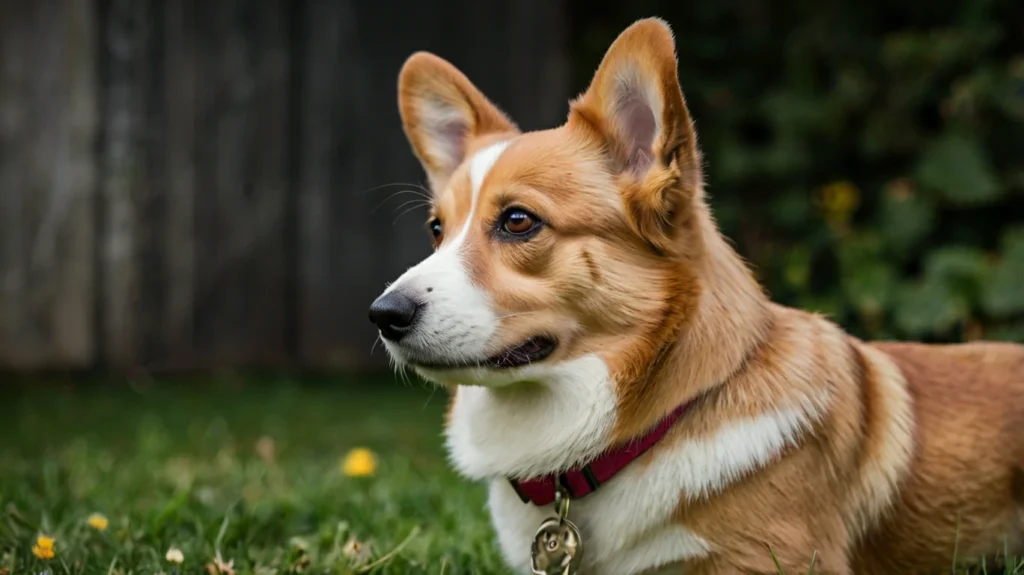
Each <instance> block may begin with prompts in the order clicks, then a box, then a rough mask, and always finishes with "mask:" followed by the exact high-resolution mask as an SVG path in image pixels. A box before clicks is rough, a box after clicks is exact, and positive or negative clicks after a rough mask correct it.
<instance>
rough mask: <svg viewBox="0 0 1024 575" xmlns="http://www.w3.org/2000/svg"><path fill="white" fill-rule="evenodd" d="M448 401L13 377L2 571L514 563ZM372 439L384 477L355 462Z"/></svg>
mask: <svg viewBox="0 0 1024 575" xmlns="http://www.w3.org/2000/svg"><path fill="white" fill-rule="evenodd" d="M445 401H446V397H445V395H444V393H443V392H440V391H433V390H430V389H427V388H425V387H417V386H410V385H403V384H399V383H397V382H395V381H392V380H390V379H385V380H380V381H365V382H360V383H358V384H353V383H351V382H350V383H347V384H346V383H344V382H341V381H338V382H335V383H319V384H316V385H309V384H307V385H298V384H284V383H280V382H278V383H273V384H254V383H249V384H246V385H245V386H244V387H242V386H240V385H239V384H238V383H237V382H234V383H230V384H228V383H226V382H223V381H222V382H219V383H217V382H214V383H209V382H207V383H203V384H196V383H190V384H187V385H186V384H176V385H172V384H161V385H156V386H149V387H147V388H145V389H141V390H140V389H135V390H132V389H126V388H111V387H110V386H103V387H95V386H78V387H76V388H74V389H71V388H68V387H65V386H52V385H47V386H46V387H45V389H44V388H40V387H38V386H37V387H35V388H34V389H32V390H31V391H28V390H27V388H24V387H17V388H14V387H9V386H8V387H3V386H0V422H2V424H0V425H3V432H2V433H0V575H22V574H38V573H43V572H45V571H48V572H49V574H50V575H58V574H66V573H74V574H88V575H95V574H113V573H121V574H128V573H134V574H156V573H167V574H172V573H199V574H204V575H218V574H219V573H231V572H234V573H238V574H243V573H244V574H250V573H252V574H259V575H270V574H275V573H277V574H284V573H342V574H345V573H398V574H411V573H433V574H436V573H446V574H453V575H454V574H457V573H467V574H468V573H474V574H492V573H493V574H502V573H507V571H506V570H505V569H504V567H503V566H502V564H501V559H500V557H499V554H498V551H497V548H496V546H495V542H494V535H493V531H492V529H491V526H490V523H489V519H488V516H487V511H486V508H485V493H484V488H483V486H480V485H474V484H471V483H468V482H466V481H463V480H461V479H459V478H458V477H456V476H455V474H454V473H453V472H452V471H451V469H450V468H449V466H448V464H447V462H446V461H445V458H444V453H443V451H442V446H441V435H440V434H441V421H442V417H443V412H444V408H445ZM358 448H367V449H369V450H371V451H372V452H373V453H375V454H376V456H377V465H376V468H375V470H374V472H373V473H372V475H369V476H364V477H350V476H347V475H346V474H345V473H344V472H343V471H344V470H343V465H342V462H343V461H344V460H345V458H346V455H347V454H348V453H349V452H350V451H351V450H352V449H358ZM96 513H98V514H102V515H103V516H104V517H105V518H106V519H107V525H106V529H104V530H100V529H97V528H95V527H93V526H90V524H89V521H88V520H89V517H90V516H92V515H93V514H96ZM40 535H44V536H50V537H53V538H54V539H55V543H54V546H53V557H52V558H50V559H48V560H45V561H44V560H42V559H39V558H37V557H36V556H35V554H34V553H33V546H34V545H36V544H37V542H38V537H39V536H40ZM171 548H175V549H178V550H180V551H181V555H182V556H183V558H184V561H183V562H182V563H181V564H175V563H171V562H169V561H168V560H167V552H168V550H169V549H171ZM218 552H219V556H220V558H221V560H222V561H223V563H230V564H231V567H232V568H231V569H225V570H218V569H217V568H216V567H215V563H214V559H215V558H216V557H217V556H218ZM974 572H975V573H982V572H988V573H993V572H1003V571H993V570H991V569H989V570H985V571H981V570H978V571H974ZM1005 573H1014V574H1016V573H1024V565H1022V564H1020V563H1016V564H1015V565H1014V566H1012V567H1011V568H1009V569H1007V570H1006V571H1005Z"/></svg>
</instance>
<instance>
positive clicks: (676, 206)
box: [570, 18, 701, 251]
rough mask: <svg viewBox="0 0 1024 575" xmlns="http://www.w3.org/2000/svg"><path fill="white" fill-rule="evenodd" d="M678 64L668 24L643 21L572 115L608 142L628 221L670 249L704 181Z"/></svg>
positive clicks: (619, 43) (611, 55) (616, 46)
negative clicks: (677, 68) (702, 180)
mask: <svg viewBox="0 0 1024 575" xmlns="http://www.w3.org/2000/svg"><path fill="white" fill-rule="evenodd" d="M676 67H677V63H676V55H675V41H674V40H673V39H672V31H671V29H669V27H668V25H667V24H666V23H665V22H663V21H662V20H660V19H656V18H650V19H645V20H640V21H639V22H637V23H635V24H633V25H632V26H630V27H629V28H627V29H626V30H625V31H623V32H622V34H621V35H619V37H618V38H617V39H616V40H615V42H614V43H612V45H611V47H610V48H609V49H608V52H607V53H606V54H605V56H604V59H603V60H602V61H601V65H600V66H599V67H598V69H597V73H596V74H595V75H594V79H593V81H592V82H591V84H590V87H589V88H588V89H587V91H586V92H585V93H584V94H583V95H582V96H580V97H579V98H578V99H576V101H574V102H573V103H572V116H573V117H572V118H570V121H576V122H582V123H583V124H584V125H586V126H587V127H588V131H589V132H591V133H593V134H595V135H597V137H599V138H601V139H603V144H605V146H606V149H607V150H608V155H609V162H610V165H611V166H612V168H613V170H615V171H616V173H617V174H618V175H619V177H620V178H622V181H621V184H622V185H621V188H622V190H623V196H624V197H623V201H624V203H625V206H626V209H627V212H628V215H629V218H630V224H631V225H632V226H633V227H634V228H635V229H636V231H637V233H639V234H640V235H641V236H643V237H644V238H645V239H646V240H647V241H649V242H650V243H651V244H652V245H654V246H656V247H657V248H659V249H662V250H664V251H672V249H671V247H672V245H673V244H674V243H676V242H675V240H676V238H677V237H678V233H679V228H680V226H683V225H686V223H687V219H688V218H687V216H688V215H689V212H690V208H691V206H690V203H691V202H692V201H693V197H694V194H696V193H698V192H699V191H700V186H701V170H700V153H699V151H698V149H697V141H696V134H695V133H694V130H693V123H692V122H691V120H690V113H689V111H688V110H687V109H686V103H685V101H684V99H683V93H682V90H681V89H680V87H679V76H678V72H677V70H676Z"/></svg>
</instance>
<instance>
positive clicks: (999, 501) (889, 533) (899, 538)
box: [854, 342, 1024, 573]
mask: <svg viewBox="0 0 1024 575" xmlns="http://www.w3.org/2000/svg"><path fill="white" fill-rule="evenodd" d="M871 345H873V346H874V347H875V348H877V349H879V350H881V351H883V352H885V353H886V354H887V355H889V357H891V358H892V360H893V361H894V362H895V363H896V365H897V366H898V367H899V369H900V370H901V371H902V372H903V374H904V376H905V377H906V379H907V383H908V386H909V389H910V392H911V395H912V397H913V404H914V419H915V433H914V436H915V446H916V447H915V453H914V461H913V464H912V466H911V474H910V476H908V477H907V478H906V480H905V481H904V482H903V483H902V484H901V485H900V496H899V497H898V499H897V503H896V507H895V508H894V509H893V510H892V511H891V512H890V513H889V514H888V515H887V517H888V518H887V519H885V520H884V521H883V522H882V524H881V525H879V526H878V528H877V529H874V530H871V531H870V532H869V533H868V534H867V536H866V538H865V540H864V541H863V543H862V544H861V545H860V546H859V548H858V550H857V552H856V558H855V560H854V561H855V564H856V565H858V566H857V567H855V569H854V571H855V572H857V573H937V572H942V571H946V572H948V570H949V567H950V565H951V564H952V561H953V558H954V554H955V555H956V556H957V557H960V558H965V559H966V558H977V557H979V556H988V557H991V556H992V555H993V554H994V552H1001V551H1004V550H1005V551H1009V553H1010V554H1011V555H1014V554H1020V553H1022V552H1024V346H1021V345H1014V344H1004V343H988V342H986V343H969V344H959V345H924V344H915V343H889V342H886V343H874V344H871ZM993 541H1003V542H1004V544H1003V545H1001V546H1000V548H999V549H993V548H992V542H993ZM942 547H946V548H948V549H949V554H948V557H949V560H948V561H945V562H939V561H938V560H936V561H935V563H934V564H922V560H923V559H925V558H927V557H930V556H931V555H929V552H928V550H934V549H937V548H942ZM990 564H991V563H990Z"/></svg>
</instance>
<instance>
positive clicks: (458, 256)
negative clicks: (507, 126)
mask: <svg viewBox="0 0 1024 575" xmlns="http://www.w3.org/2000/svg"><path fill="white" fill-rule="evenodd" d="M507 146H508V142H507V141H506V142H499V143H496V144H493V145H491V146H489V147H487V148H484V149H483V150H481V151H480V152H478V153H477V154H476V155H474V156H473V157H472V158H471V159H470V160H469V178H470V184H471V185H472V197H471V203H470V210H469V215H468V216H467V217H466V221H465V223H464V224H463V226H462V229H461V230H459V231H458V233H457V234H456V235H455V237H454V238H453V239H452V240H451V241H449V242H447V243H445V244H444V245H442V246H441V248H439V249H438V250H437V251H436V252H434V253H433V254H432V255H431V256H430V257H428V258H427V259H425V260H423V261H422V262H420V263H419V264H417V265H416V266H414V267H412V268H410V269H409V270H408V271H407V272H405V273H404V274H402V276H401V277H399V278H398V279H397V280H395V282H394V283H392V284H391V285H390V286H389V287H388V289H387V290H386V291H385V292H384V293H389V292H392V291H395V290H402V291H404V292H406V293H408V294H409V295H410V296H411V297H413V298H415V299H416V300H417V301H420V302H422V303H423V308H422V309H421V311H420V312H419V313H420V315H419V316H418V317H417V320H416V324H415V326H414V328H413V331H411V332H410V333H409V334H408V335H406V336H405V337H404V338H402V341H401V342H400V343H394V342H389V341H387V340H384V345H385V347H387V350H388V352H389V353H390V354H391V355H392V357H394V358H395V360H396V361H398V362H399V363H407V362H410V361H414V360H415V359H420V360H421V361H428V362H432V363H443V362H460V361H480V360H483V359H484V358H485V357H486V355H487V344H488V343H490V341H491V337H492V336H493V335H494V332H495V331H496V329H497V326H498V317H497V314H495V313H494V311H493V310H492V308H491V304H490V301H489V298H488V297H487V294H486V292H484V291H483V290H482V289H480V288H479V287H477V286H475V285H473V282H472V280H471V279H470V277H469V273H468V272H467V270H466V265H465V262H464V261H463V254H462V251H463V250H462V247H463V245H464V243H465V241H466V237H467V236H468V235H469V229H470V226H472V225H473V222H474V218H475V216H476V209H477V202H478V199H479V197H480V188H481V187H482V186H483V183H484V179H485V178H486V177H487V174H488V173H489V172H490V170H491V167H492V166H494V163H495V162H496V161H497V160H498V158H499V157H500V156H501V153H502V152H504V151H505V148H506V147H507Z"/></svg>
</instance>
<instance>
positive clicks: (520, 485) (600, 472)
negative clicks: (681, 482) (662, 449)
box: [509, 401, 693, 506]
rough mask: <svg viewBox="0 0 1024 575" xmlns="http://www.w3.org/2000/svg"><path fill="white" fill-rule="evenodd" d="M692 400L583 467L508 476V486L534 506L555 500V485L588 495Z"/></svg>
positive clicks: (576, 495) (637, 454)
mask: <svg viewBox="0 0 1024 575" xmlns="http://www.w3.org/2000/svg"><path fill="white" fill-rule="evenodd" d="M692 403H693V402H692V401H688V402H686V403H684V404H682V405H680V406H679V407H677V408H676V409H675V410H674V411H673V412H672V413H670V414H668V415H667V416H665V418H664V419H662V420H661V421H660V422H659V423H658V425H657V426H656V427H655V428H654V429H652V430H650V431H649V432H647V434H646V435H643V436H641V437H639V438H637V439H634V440H633V441H630V442H629V443H627V444H625V445H623V446H621V447H616V448H614V449H609V450H608V451H605V452H604V453H602V454H601V455H599V456H598V457H597V459H595V460H593V461H591V462H590V463H588V464H586V465H584V466H583V467H576V468H573V469H570V470H569V471H566V472H565V473H561V474H557V475H556V474H551V475H546V476H543V477H538V478H534V479H529V480H525V481H520V480H516V479H509V482H510V483H511V484H512V489H515V491H516V493H517V494H518V495H519V498H520V499H522V500H523V503H531V502H532V503H533V504H534V505H538V506H540V505H548V504H550V503H553V502H554V501H555V492H556V491H557V489H558V486H559V485H560V486H561V487H562V488H563V489H564V490H565V491H566V493H567V494H568V495H569V497H570V498H571V499H579V498H581V497H584V496H586V495H589V494H590V493H593V492H594V491H595V490H596V489H597V488H598V487H599V486H600V485H601V484H603V483H606V482H607V481H608V480H609V479H611V478H612V477H614V476H615V474H617V473H618V472H620V471H622V470H623V469H625V468H626V466H627V465H629V464H630V463H632V462H633V460H635V459H636V458H638V457H640V456H641V455H643V453H644V452H645V451H647V450H648V449H650V448H651V447H653V446H654V444H655V443H657V442H658V441H660V440H661V438H662V437H665V434H666V433H668V430H669V429H671V428H672V425H673V424H674V423H675V422H676V421H678V420H679V418H680V417H682V416H683V414H684V413H686V411H687V410H688V409H689V407H690V405H691V404H692Z"/></svg>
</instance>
